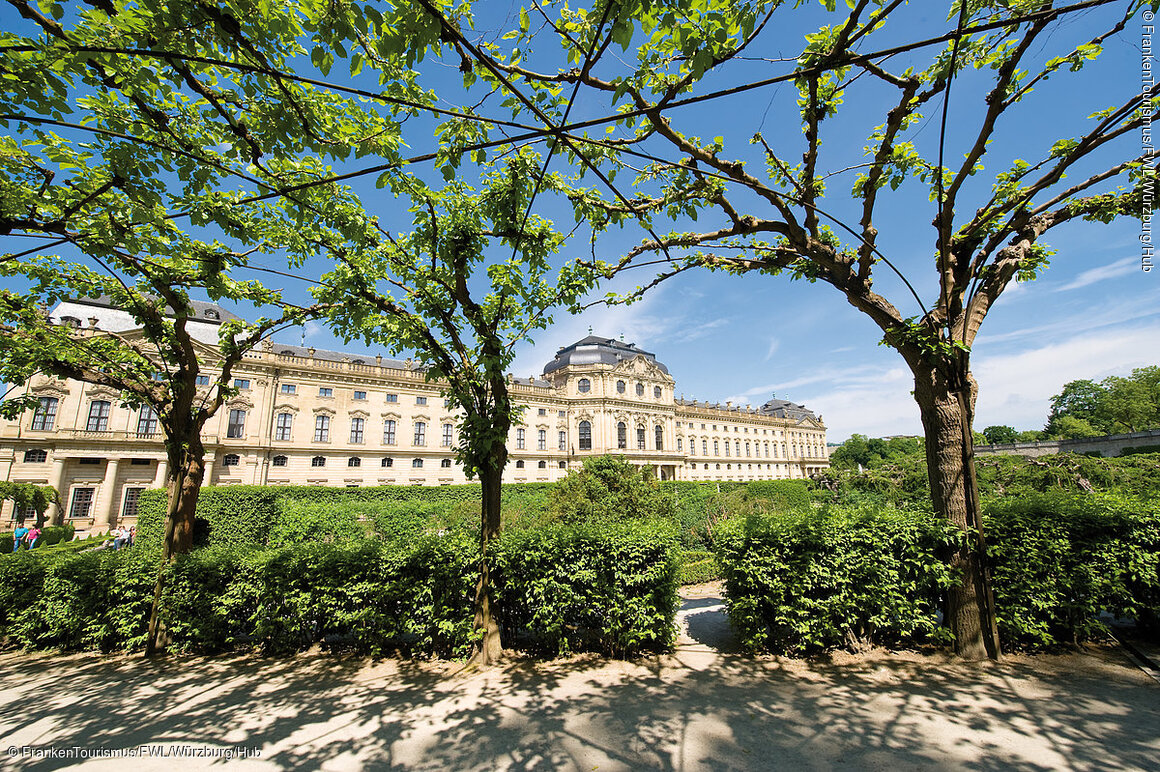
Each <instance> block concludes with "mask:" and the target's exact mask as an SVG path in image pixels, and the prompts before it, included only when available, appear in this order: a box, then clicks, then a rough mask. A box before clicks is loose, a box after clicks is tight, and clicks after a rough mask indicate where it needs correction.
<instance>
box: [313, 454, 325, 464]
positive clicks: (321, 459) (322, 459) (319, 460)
mask: <svg viewBox="0 0 1160 772" xmlns="http://www.w3.org/2000/svg"><path fill="white" fill-rule="evenodd" d="M310 465H311V466H326V456H315V457H314V458H312V459H310Z"/></svg>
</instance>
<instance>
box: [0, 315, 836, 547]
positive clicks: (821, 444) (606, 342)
mask: <svg viewBox="0 0 1160 772" xmlns="http://www.w3.org/2000/svg"><path fill="white" fill-rule="evenodd" d="M197 312H198V314H199V321H198V323H197V324H192V323H191V324H190V329H193V330H194V331H195V332H194V334H195V337H196V338H197V340H198V342H199V343H198V345H199V346H200V347H201V348H200V353H201V354H202V356H203V357H204V361H205V362H207V363H212V362H213V361H214V358H215V353H216V349H215V346H214V343H215V342H216V341H217V339H218V337H217V330H218V326H219V325H220V324H221V323H222V322H223V321H226V320H228V319H232V318H236V317H234V316H233V315H232V314H230V313H229V312H228V311H226V310H225V309H223V308H221V307H218V306H214V305H211V304H208V303H203V304H198V306H197ZM53 317H54V319H56V320H57V321H58V322H59V323H61V324H66V325H70V326H73V327H77V328H80V329H82V330H91V331H93V332H94V333H95V332H96V331H98V330H109V331H114V332H118V333H120V334H122V335H129V336H131V335H132V319H131V317H129V315H128V314H125V313H124V312H121V311H118V310H117V309H114V308H111V307H110V306H109V305H108V304H107V303H105V302H103V301H101V300H99V299H98V300H84V301H69V302H67V303H63V304H61V306H59V307H58V308H57V309H56V310H54V312H53ZM205 382H206V384H207V388H208V383H209V378H208V377H205ZM233 385H234V387H235V388H236V389H237V393H236V394H235V395H234V396H233V397H231V398H230V399H229V400H228V401H227V402H226V403H225V404H224V405H223V406H222V409H221V410H219V411H218V413H217V414H216V415H215V416H214V418H213V419H212V420H211V422H210V424H209V425H207V427H206V429H205V434H204V437H203V439H204V441H205V446H206V452H207V456H206V461H207V471H206V480H205V484H207V485H330V486H373V485H453V484H461V483H466V482H469V481H468V480H467V478H466V476H465V475H464V473H463V470H462V468H461V467H460V466H459V465H458V464H457V463H456V462H455V454H454V451H453V448H454V446H455V445H456V443H457V441H458V437H457V436H456V426H457V423H458V417H457V415H456V413H455V411H453V410H452V409H450V407H449V406H448V402H447V400H445V399H444V397H443V395H442V392H441V390H440V387H439V384H438V383H437V382H436V383H429V382H427V381H426V379H425V377H424V373H423V371H422V370H421V369H420V368H419V367H418V365H417V364H416V363H414V362H411V361H410V360H406V361H400V360H396V359H386V358H383V357H381V356H373V357H366V356H361V357H360V356H357V355H353V354H344V353H341V352H334V351H323V350H319V349H314V348H304V347H300V346H287V345H282V344H274V343H271V342H269V341H266V342H264V343H263V344H262V345H261V346H259V347H258V348H257V349H256V350H254V351H252V352H250V353H249V354H247V356H246V358H245V359H244V360H243V361H242V362H241V363H239V365H238V366H237V367H235V369H234V380H233ZM675 386H676V382H675V380H674V379H673V377H672V375H670V373H669V371H668V368H667V367H665V365H664V364H662V363H661V362H659V361H657V358H656V356H655V355H653V354H652V353H650V352H647V351H643V350H641V349H639V348H637V347H636V346H635V345H634V344H631V343H627V344H626V343H623V342H621V341H617V340H612V339H609V338H600V337H595V336H589V337H587V338H584V339H583V340H580V341H577V342H576V343H573V344H572V345H570V346H566V347H564V348H562V349H560V350H559V351H558V352H557V353H556V356H555V357H554V358H553V359H552V361H551V362H549V363H548V364H547V366H546V367H545V368H544V372H543V374H542V375H541V376H540V377H536V378H526V379H524V378H512V379H511V392H512V395H513V396H514V398H515V399H516V400H517V401H518V402H519V403H520V404H521V405H523V406H524V412H523V417H522V420H521V421H520V422H519V423H518V424H517V425H515V426H514V427H513V428H512V432H511V436H510V437H509V440H508V450H509V452H510V460H509V466H508V469H507V470H506V472H505V474H504V482H509V483H512V482H514V483H520V482H551V481H554V480H558V479H560V478H562V477H564V476H565V475H566V474H567V473H568V471H569V470H572V469H578V468H579V467H580V466H581V465H582V463H583V461H584V459H585V458H589V457H592V456H597V455H601V454H604V453H615V454H619V455H623V456H625V457H626V458H628V459H629V461H631V462H632V463H634V464H638V465H641V466H643V465H649V466H651V467H653V468H654V469H655V470H656V473H657V475H658V477H660V478H661V479H665V480H702V481H705V480H737V481H746V480H768V479H779V478H792V477H799V478H800V477H808V476H810V475H811V474H813V473H815V472H818V471H820V470H822V469H824V468H826V467H827V466H828V464H829V462H828V460H827V457H826V454H827V451H826V429H825V426H824V424H823V423H822V420H821V417H820V416H816V415H814V413H812V412H811V411H809V410H807V409H806V408H805V407H803V406H801V405H797V404H794V403H792V402H787V401H785V400H776V399H775V400H770V401H769V402H767V403H765V404H764V405H761V406H760V407H752V406H749V405H745V406H741V405H733V404H732V403H728V402H727V403H725V404H724V405H721V404H709V403H705V402H697V401H695V400H694V401H687V400H684V399H681V398H678V397H677V396H676V394H675ZM26 390H27V392H28V393H30V394H32V395H34V396H35V397H37V398H39V403H40V404H39V407H37V408H36V409H35V410H34V411H31V412H28V413H25V414H24V415H23V416H22V417H21V418H20V420H19V421H2V420H0V479H4V480H12V481H16V482H29V483H36V484H39V485H51V486H53V487H54V488H55V489H56V490H57V491H58V492H59V493H60V495H61V501H62V506H61V508H60V510H59V511H58V510H56V509H55V508H54V510H52V511H50V513H49V515H50V517H52V518H54V519H56V520H62V521H67V522H72V523H73V524H74V525H75V526H76V527H77V530H78V531H103V530H105V529H106V528H111V527H114V526H117V525H123V524H126V523H132V522H135V520H136V514H137V500H138V497H139V496H140V494H141V491H143V490H145V489H146V488H153V487H161V486H162V485H163V483H164V480H165V476H166V471H167V470H166V460H165V451H164V446H163V443H162V437H161V434H160V430H159V427H158V423H157V418H156V416H155V415H154V414H153V413H152V411H151V410H150V409H149V408H142V409H140V410H136V409H128V408H125V407H122V406H120V404H119V400H118V397H119V395H118V393H117V392H115V391H113V390H111V389H108V388H104V387H100V386H94V385H91V384H87V383H81V382H77V381H61V380H57V379H53V378H48V377H36V378H34V379H32V380H31V381H30V382H29V384H28V385H27V387H26ZM13 515H14V513H13V512H12V504H11V502H4V509H3V510H0V527H3V525H4V524H8V523H10V522H11V521H12V519H13Z"/></svg>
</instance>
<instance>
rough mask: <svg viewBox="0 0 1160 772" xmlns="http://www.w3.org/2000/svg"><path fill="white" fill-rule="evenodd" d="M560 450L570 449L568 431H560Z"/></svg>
mask: <svg viewBox="0 0 1160 772" xmlns="http://www.w3.org/2000/svg"><path fill="white" fill-rule="evenodd" d="M560 450H563V451H567V450H568V432H563V431H562V432H560Z"/></svg>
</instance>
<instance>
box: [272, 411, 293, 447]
mask: <svg viewBox="0 0 1160 772" xmlns="http://www.w3.org/2000/svg"><path fill="white" fill-rule="evenodd" d="M293 426H294V414H293V413H279V414H278V426H277V427H276V428H275V429H274V439H276V440H281V441H283V442H286V441H288V440H289V439H290V429H291V428H292V427H293Z"/></svg>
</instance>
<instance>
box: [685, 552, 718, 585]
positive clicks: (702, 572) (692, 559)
mask: <svg viewBox="0 0 1160 772" xmlns="http://www.w3.org/2000/svg"><path fill="white" fill-rule="evenodd" d="M720 578H721V566H720V564H718V563H717V556H716V555H714V554H713V553H712V552H708V551H705V550H690V551H688V552H684V553H682V554H681V565H680V568H679V569H678V571H677V581H678V582H680V583H681V584H682V585H686V584H704V583H705V582H712V581H715V580H717V579H720Z"/></svg>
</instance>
